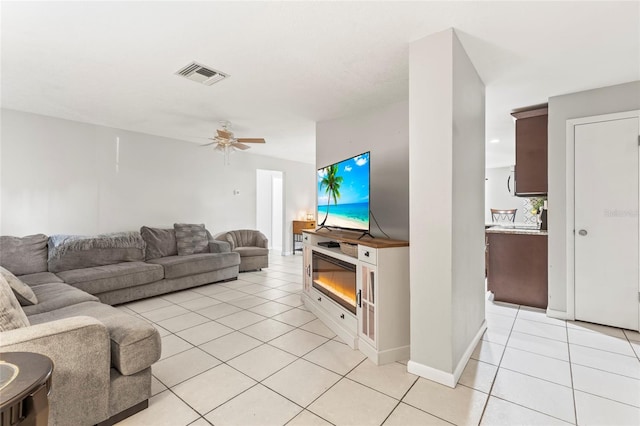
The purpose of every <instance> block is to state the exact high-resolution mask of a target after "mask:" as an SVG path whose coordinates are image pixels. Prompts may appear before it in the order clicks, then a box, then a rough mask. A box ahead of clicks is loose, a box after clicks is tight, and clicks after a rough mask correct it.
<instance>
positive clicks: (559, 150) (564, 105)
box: [548, 81, 640, 316]
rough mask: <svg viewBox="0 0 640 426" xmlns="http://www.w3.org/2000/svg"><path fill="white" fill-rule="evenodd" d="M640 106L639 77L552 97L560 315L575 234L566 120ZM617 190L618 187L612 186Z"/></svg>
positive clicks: (553, 275)
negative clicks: (569, 246)
mask: <svg viewBox="0 0 640 426" xmlns="http://www.w3.org/2000/svg"><path fill="white" fill-rule="evenodd" d="M637 109H640V81H635V82H631V83H626V84H619V85H616V86H610V87H603V88H600V89H594V90H587V91H584V92H578V93H571V94H568V95H562V96H554V97H552V98H549V124H548V133H549V150H548V162H549V164H548V170H549V171H548V173H549V195H548V207H549V213H548V229H549V306H548V308H549V310H550V313H551V311H555V313H556V314H559V315H558V316H562V315H561V314H562V313H566V311H567V285H566V283H567V256H568V255H569V254H568V253H567V244H568V239H569V238H571V237H569V235H570V234H571V233H570V232H569V231H571V230H568V229H567V225H566V221H567V215H572V214H573V211H570V210H569V206H568V203H567V188H566V186H567V176H566V170H567V164H566V161H567V152H566V150H567V141H566V132H567V128H566V122H567V120H569V119H572V118H581V117H589V116H594V115H601V114H609V113H614V112H624V111H631V110H637ZM612 190H615V187H613V188H612Z"/></svg>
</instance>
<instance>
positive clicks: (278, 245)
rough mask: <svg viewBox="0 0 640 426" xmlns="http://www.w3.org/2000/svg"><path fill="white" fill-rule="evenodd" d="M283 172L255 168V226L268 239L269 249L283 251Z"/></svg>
mask: <svg viewBox="0 0 640 426" xmlns="http://www.w3.org/2000/svg"><path fill="white" fill-rule="evenodd" d="M283 186H284V174H283V173H282V172H281V171H277V170H262V169H257V170H256V228H257V229H258V230H259V231H260V232H262V233H263V234H264V235H265V236H266V237H267V238H268V239H269V249H271V250H277V251H280V252H282V251H283V248H284V246H283V244H282V242H283V235H282V234H283V231H284V191H283Z"/></svg>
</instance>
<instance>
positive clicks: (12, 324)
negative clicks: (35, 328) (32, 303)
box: [0, 275, 29, 331]
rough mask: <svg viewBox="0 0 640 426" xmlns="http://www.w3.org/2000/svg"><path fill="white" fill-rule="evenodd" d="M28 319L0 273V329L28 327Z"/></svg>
mask: <svg viewBox="0 0 640 426" xmlns="http://www.w3.org/2000/svg"><path fill="white" fill-rule="evenodd" d="M28 326H29V320H28V319H27V316H26V315H25V313H24V311H23V310H22V308H21V307H20V304H19V303H18V299H16V296H14V295H13V291H12V290H11V287H9V283H8V282H7V280H5V279H4V277H3V276H2V275H0V331H9V330H14V329H16V328H22V327H28Z"/></svg>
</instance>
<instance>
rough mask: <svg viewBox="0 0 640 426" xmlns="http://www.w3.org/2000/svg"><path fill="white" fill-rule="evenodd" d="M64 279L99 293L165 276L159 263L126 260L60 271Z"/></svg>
mask: <svg viewBox="0 0 640 426" xmlns="http://www.w3.org/2000/svg"><path fill="white" fill-rule="evenodd" d="M57 275H58V276H59V277H60V278H62V280H63V281H64V282H65V283H67V284H71V285H72V286H74V287H77V288H79V289H80V290H84V291H86V292H87V293H91V294H99V293H102V292H105V291H111V290H118V289H121V288H126V287H133V286H137V285H141V284H147V283H152V282H154V281H158V280H161V279H162V278H164V270H163V269H162V267H161V266H159V265H153V264H150V263H145V262H124V263H118V264H116V265H105V266H96V267H94V268H84V269H74V270H71V271H63V272H58V274H57Z"/></svg>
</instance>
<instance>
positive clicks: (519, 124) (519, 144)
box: [511, 106, 548, 197]
mask: <svg viewBox="0 0 640 426" xmlns="http://www.w3.org/2000/svg"><path fill="white" fill-rule="evenodd" d="M511 115H512V116H513V117H515V118H516V171H515V181H516V188H515V193H516V195H517V196H526V197H528V196H534V195H546V194H547V117H548V108H547V107H546V106H545V107H543V108H536V109H530V110H526V111H518V112H512V113H511Z"/></svg>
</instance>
